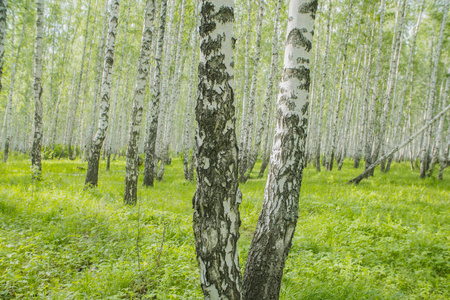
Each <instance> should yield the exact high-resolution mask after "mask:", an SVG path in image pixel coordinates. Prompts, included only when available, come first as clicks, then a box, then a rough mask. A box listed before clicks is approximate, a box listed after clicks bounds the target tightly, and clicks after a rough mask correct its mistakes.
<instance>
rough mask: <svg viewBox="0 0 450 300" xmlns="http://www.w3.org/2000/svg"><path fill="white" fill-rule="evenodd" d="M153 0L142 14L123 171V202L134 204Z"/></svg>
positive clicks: (150, 0)
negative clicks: (142, 25) (137, 62)
mask: <svg viewBox="0 0 450 300" xmlns="http://www.w3.org/2000/svg"><path fill="white" fill-rule="evenodd" d="M154 13H155V1H154V0H147V3H146V6H145V14H144V28H143V30H142V40H141V53H140V56H139V66H138V73H137V77H136V87H135V89H134V97H133V108H132V112H131V126H130V133H129V137H128V147H127V165H126V171H125V192H124V196H123V201H124V202H125V204H136V202H137V183H138V177H139V165H138V154H139V152H138V140H139V135H140V132H141V122H142V112H143V109H144V98H145V90H146V87H147V82H148V73H149V69H150V52H151V48H152V38H153V31H152V30H153V16H154Z"/></svg>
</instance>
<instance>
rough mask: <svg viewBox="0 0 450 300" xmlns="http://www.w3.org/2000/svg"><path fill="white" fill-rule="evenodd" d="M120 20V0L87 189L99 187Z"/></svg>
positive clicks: (113, 6) (110, 34) (107, 57)
mask: <svg viewBox="0 0 450 300" xmlns="http://www.w3.org/2000/svg"><path fill="white" fill-rule="evenodd" d="M118 19H119V0H112V2H111V16H110V20H109V27H108V38H107V40H106V52H105V62H104V66H103V76H102V92H101V102H100V117H99V121H98V127H97V133H96V134H95V136H94V139H93V142H92V150H91V156H90V158H89V161H88V169H87V172H86V181H85V185H86V187H91V186H97V184H98V167H99V162H100V150H101V149H102V145H103V141H104V140H105V135H106V132H107V130H108V120H109V116H108V112H109V99H110V95H111V83H112V71H113V64H114V48H115V44H116V35H117V24H118V21H119V20H118Z"/></svg>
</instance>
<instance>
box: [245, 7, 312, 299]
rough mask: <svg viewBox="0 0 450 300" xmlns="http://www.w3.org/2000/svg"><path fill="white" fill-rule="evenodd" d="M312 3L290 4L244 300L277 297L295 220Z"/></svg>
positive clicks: (305, 117) (305, 116)
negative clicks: (270, 144)
mask: <svg viewBox="0 0 450 300" xmlns="http://www.w3.org/2000/svg"><path fill="white" fill-rule="evenodd" d="M316 9H317V1H308V0H307V1H304V0H303V1H302V0H291V1H290V2H289V15H288V16H289V22H288V28H287V36H286V44H285V45H286V46H285V56H284V70H283V75H282V78H281V83H280V93H279V96H278V111H277V114H278V116H277V126H276V131H275V138H274V143H273V152H272V156H271V161H270V169H269V177H268V179H267V184H266V190H265V193H264V203H263V207H262V211H261V214H260V216H259V219H258V224H257V227H256V232H255V235H254V236H253V240H252V244H251V246H250V251H249V254H248V259H247V264H246V268H245V273H244V291H243V298H244V299H278V298H279V293H280V288H281V278H282V275H283V269H284V265H285V262H286V258H287V256H288V254H289V250H290V248H291V245H292V237H293V235H294V231H295V226H296V224H297V219H298V208H299V194H300V187H301V181H302V175H303V166H304V160H305V155H306V153H305V146H306V132H307V128H306V127H307V125H308V105H309V102H308V96H309V86H310V70H309V65H310V59H311V53H310V51H311V49H312V41H313V33H314V19H315V13H316Z"/></svg>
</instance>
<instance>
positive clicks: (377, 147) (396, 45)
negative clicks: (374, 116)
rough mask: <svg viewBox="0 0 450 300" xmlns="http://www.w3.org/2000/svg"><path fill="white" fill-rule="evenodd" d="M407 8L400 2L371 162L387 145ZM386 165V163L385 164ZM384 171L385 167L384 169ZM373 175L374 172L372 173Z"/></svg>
mask: <svg viewBox="0 0 450 300" xmlns="http://www.w3.org/2000/svg"><path fill="white" fill-rule="evenodd" d="M405 8H406V0H402V1H400V3H399V5H398V10H397V16H396V20H395V21H396V22H395V31H394V37H393V41H392V50H391V60H390V64H389V74H388V78H387V82H386V91H385V93H384V96H383V102H384V103H383V112H382V114H381V118H380V130H379V132H378V135H377V136H376V138H375V142H374V148H373V150H372V158H371V161H376V160H377V159H378V157H379V156H380V151H382V149H383V147H384V144H385V137H386V131H387V125H388V117H389V107H390V103H391V99H392V94H393V91H394V89H393V88H394V84H395V77H396V73H397V60H398V59H399V54H400V53H399V52H400V46H401V34H402V29H403V17H404V14H405ZM383 164H384V162H383ZM383 170H384V167H383ZM371 174H373V170H372V172H371Z"/></svg>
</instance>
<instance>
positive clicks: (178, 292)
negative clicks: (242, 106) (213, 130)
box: [0, 156, 450, 300]
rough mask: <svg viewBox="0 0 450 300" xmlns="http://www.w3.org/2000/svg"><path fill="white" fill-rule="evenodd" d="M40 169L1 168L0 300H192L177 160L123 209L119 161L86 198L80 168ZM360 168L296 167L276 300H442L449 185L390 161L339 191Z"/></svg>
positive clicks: (194, 275)
mask: <svg viewBox="0 0 450 300" xmlns="http://www.w3.org/2000/svg"><path fill="white" fill-rule="evenodd" d="M44 166H45V169H46V170H47V175H46V177H45V179H44V180H43V181H32V180H31V171H30V168H29V163H28V161H27V160H25V159H24V157H22V156H20V157H14V158H12V161H11V163H9V164H7V165H4V164H2V165H0V174H2V175H1V176H0V224H1V226H0V228H1V234H0V257H1V258H0V286H1V287H2V288H1V291H0V298H1V299H29V298H36V297H37V298H40V299H43V298H46V299H139V298H140V297H142V299H202V292H201V289H200V285H199V282H200V279H199V272H198V269H197V263H196V260H195V248H194V236H193V234H192V196H193V194H194V192H195V183H194V182H187V181H185V180H184V177H183V167H182V160H181V159H180V158H175V159H173V162H172V164H171V165H169V166H167V174H166V177H165V179H164V180H163V181H162V182H156V185H155V187H154V188H150V189H142V190H140V192H139V195H138V198H139V202H138V203H140V204H138V205H137V206H131V207H130V206H124V205H123V202H122V192H123V187H124V182H123V176H124V172H125V161H123V160H119V161H116V162H113V163H112V165H111V169H110V171H109V172H105V171H101V174H100V177H101V181H100V184H99V187H98V188H97V189H93V190H86V191H83V185H84V176H83V174H84V172H83V171H82V170H80V169H79V168H77V167H79V166H81V167H83V168H85V167H86V163H83V162H81V161H78V160H77V161H67V160H64V161H44ZM257 167H259V163H258V165H257ZM104 168H105V162H102V164H101V170H104ZM257 169H259V168H257ZM358 171H361V170H355V169H353V168H352V165H351V162H350V161H346V162H345V165H344V168H343V170H342V171H337V170H334V171H331V172H321V173H316V171H315V170H314V168H313V167H310V168H307V169H306V171H305V178H304V184H303V187H302V193H301V196H300V203H301V204H300V210H299V222H298V225H297V230H296V233H295V236H294V240H293V245H292V249H291V252H290V254H289V258H288V260H287V264H286V267H285V275H284V277H283V283H282V289H281V295H280V299H292V300H294V299H295V300H297V299H355V300H356V299H448V298H449V297H450V291H449V289H448V286H449V285H450V278H449V274H450V242H449V236H450V205H449V199H450V186H449V185H448V182H445V181H438V180H436V178H434V177H432V178H427V179H426V180H423V181H422V180H420V181H419V180H417V177H418V171H415V172H412V171H410V170H409V166H407V165H406V164H394V165H393V166H392V170H391V173H389V174H377V176H376V177H374V178H372V179H370V180H366V181H363V182H362V183H361V184H359V185H358V186H354V185H347V184H346V182H347V181H348V180H349V178H352V177H354V176H355V175H357V174H359V173H358ZM444 176H450V174H449V172H448V171H446V173H445V175H444ZM256 177H257V173H256V172H254V174H252V178H251V179H250V180H249V181H248V182H247V183H245V185H243V186H242V193H243V202H242V204H241V207H240V210H241V219H242V225H241V238H240V242H239V254H240V255H239V257H240V259H241V264H242V265H244V264H245V261H246V258H247V252H248V249H249V247H250V241H251V237H252V234H253V231H254V228H255V225H256V220H257V218H258V214H259V211H260V209H261V204H262V198H263V193H264V184H265V181H266V179H267V178H266V176H265V177H264V178H260V179H257V178H256ZM138 245H139V246H138ZM138 251H139V257H138ZM139 266H140V267H139Z"/></svg>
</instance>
